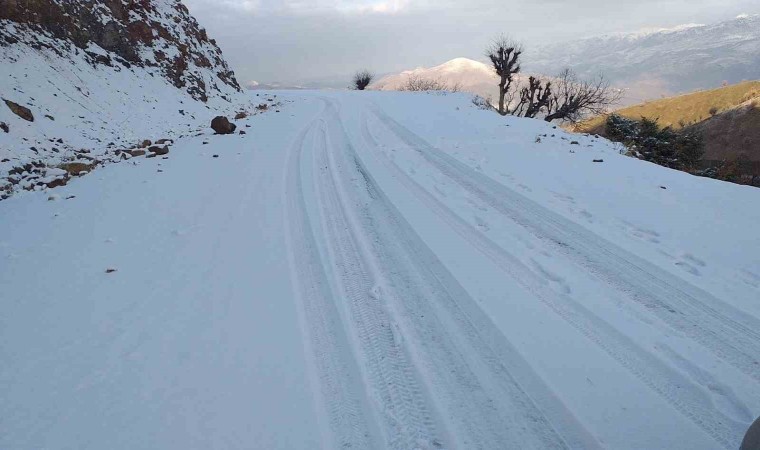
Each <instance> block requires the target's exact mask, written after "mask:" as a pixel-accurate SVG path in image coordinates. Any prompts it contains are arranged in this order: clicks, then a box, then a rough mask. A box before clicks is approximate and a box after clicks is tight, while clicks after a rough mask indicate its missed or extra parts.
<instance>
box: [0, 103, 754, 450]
mask: <svg viewBox="0 0 760 450" xmlns="http://www.w3.org/2000/svg"><path fill="white" fill-rule="evenodd" d="M277 95H278V98H283V99H284V100H285V105H284V107H283V108H282V110H281V112H280V113H274V112H272V113H269V114H263V115H258V116H254V117H251V118H249V119H247V120H246V121H241V122H239V125H243V126H244V125H245V124H248V125H250V128H245V129H246V130H247V131H248V134H246V135H244V136H241V135H229V136H208V135H203V136H196V137H184V138H180V139H178V140H177V141H176V143H175V145H174V146H173V147H172V152H171V153H170V155H169V158H168V159H161V158H154V159H142V158H135V159H132V160H130V161H127V162H124V163H121V164H116V165H110V166H107V167H105V168H103V169H100V170H98V171H97V172H94V173H93V174H91V175H88V176H85V177H82V178H79V179H75V180H73V181H71V182H70V183H69V184H68V185H67V186H65V187H62V188H59V189H55V190H49V191H45V192H22V193H20V194H18V195H15V196H14V197H12V198H10V199H8V200H6V201H3V202H0V217H2V220H0V286H2V290H1V291H0V292H1V294H0V298H1V301H0V307H2V310H3V314H2V316H0V448H3V449H5V448H8V449H16V448H79V449H84V448H92V449H101V448H125V449H127V448H128V449H138V448H146V449H147V448H177V449H188V448H204V449H205V448H224V449H229V448H261V449H275V448H283V449H292V448H317V447H322V448H362V449H363V448H394V449H406V448H422V449H424V448H430V449H433V448H461V449H473V448H484V449H495V448H520V449H523V448H540V449H543V448H610V449H642V448H646V449H675V448H679V449H715V448H728V449H731V448H737V447H738V445H739V442H740V441H741V437H742V435H743V433H744V431H745V430H746V428H747V427H748V426H749V424H750V422H751V421H752V420H753V419H754V418H755V417H756V416H757V415H758V414H760V361H759V360H758V358H760V303H758V298H760V234H759V233H758V232H757V228H756V226H757V223H760V191H758V190H757V189H755V188H751V187H745V186H738V185H734V184H728V183H722V182H718V181H714V180H710V179H704V178H696V177H692V176H689V175H687V174H684V173H681V172H676V171H671V170H668V169H665V168H662V167H659V166H655V165H652V164H649V163H646V162H642V161H639V160H634V159H631V158H627V157H624V156H621V155H619V154H618V152H617V150H616V149H615V148H614V147H613V146H612V145H611V144H609V143H607V142H606V141H603V140H600V139H595V138H594V137H591V136H578V135H570V134H566V133H565V132H563V131H562V130H561V129H559V128H556V129H555V128H553V127H552V126H551V125H547V124H545V123H543V122H540V121H533V120H528V119H519V118H502V117H500V116H498V115H496V114H493V113H491V112H487V111H482V110H479V109H477V108H476V107H475V106H473V105H472V104H471V103H470V99H469V98H468V97H467V96H465V95H462V94H459V95H433V94H411V93H384V92H343V93H328V92H289V93H286V92H280V93H277ZM204 142H207V143H208V144H204ZM215 155H217V157H215ZM594 160H603V162H593V161H594ZM50 198H52V200H50ZM107 272H110V273H107Z"/></svg>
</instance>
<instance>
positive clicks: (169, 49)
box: [0, 0, 240, 102]
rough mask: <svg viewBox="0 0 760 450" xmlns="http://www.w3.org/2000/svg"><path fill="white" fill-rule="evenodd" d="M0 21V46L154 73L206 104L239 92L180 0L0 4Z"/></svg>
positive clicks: (8, 0) (17, 0) (4, 0)
mask: <svg viewBox="0 0 760 450" xmlns="http://www.w3.org/2000/svg"><path fill="white" fill-rule="evenodd" d="M0 20H2V22H0V25H1V26H0V45H4V46H7V45H13V44H18V43H19V42H21V43H23V44H26V45H29V46H31V47H33V48H35V49H38V50H42V49H46V50H50V51H52V52H54V53H56V54H57V55H58V56H61V57H65V56H66V54H67V53H68V52H70V51H71V50H72V47H76V49H75V50H74V51H75V52H76V51H77V50H79V51H82V52H83V53H84V54H85V58H86V59H87V61H88V62H89V63H90V64H93V65H97V64H102V65H106V66H111V67H113V66H114V65H120V66H122V67H124V68H130V67H131V66H132V65H135V66H138V67H147V68H156V69H158V71H159V72H160V73H161V74H162V75H163V76H164V77H166V78H167V79H168V80H169V81H170V82H171V83H172V84H173V85H174V86H175V87H177V88H180V89H184V90H186V91H187V92H188V93H189V94H190V95H191V96H192V97H193V98H195V99H196V100H201V101H204V102H205V101H207V100H208V97H209V96H210V95H212V96H213V95H221V96H223V97H224V96H225V95H228V92H229V90H230V88H231V89H232V90H235V91H239V90H240V86H239V85H238V82H237V80H236V79H235V74H234V73H233V72H232V70H230V68H229V67H228V66H227V63H226V62H225V61H224V58H223V57H222V52H221V50H220V49H219V47H218V46H217V45H216V42H215V41H214V40H213V39H209V37H208V35H207V34H206V31H205V30H204V29H203V28H201V27H200V26H199V25H198V22H197V21H196V20H195V19H194V18H193V17H192V16H191V15H190V13H189V12H188V10H187V7H185V5H183V4H182V3H181V2H180V1H179V0H151V1H146V0H125V1H122V0H0ZM51 38H53V39H55V41H54V42H52V43H51V42H50V39H51ZM93 46H96V47H98V48H99V49H101V50H102V51H97V50H93V49H92V48H91V47H93Z"/></svg>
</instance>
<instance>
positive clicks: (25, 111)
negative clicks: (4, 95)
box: [3, 99, 34, 133]
mask: <svg viewBox="0 0 760 450" xmlns="http://www.w3.org/2000/svg"><path fill="white" fill-rule="evenodd" d="M3 101H4V102H5V104H6V105H8V108H10V109H11V111H13V114H15V115H17V116H19V117H21V118H22V119H24V120H26V121H27V122H34V115H33V114H32V111H31V110H30V109H29V108H27V107H26V106H21V105H19V104H18V103H14V102H12V101H10V100H5V99H3ZM3 125H5V124H3ZM6 126H7V125H6ZM3 130H4V131H5V132H6V133H7V132H8V130H5V128H3Z"/></svg>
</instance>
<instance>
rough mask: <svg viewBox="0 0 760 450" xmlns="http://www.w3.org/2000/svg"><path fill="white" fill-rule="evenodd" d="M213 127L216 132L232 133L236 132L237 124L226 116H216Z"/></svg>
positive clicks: (212, 122)
mask: <svg viewBox="0 0 760 450" xmlns="http://www.w3.org/2000/svg"><path fill="white" fill-rule="evenodd" d="M211 128H212V129H213V130H214V132H215V133H216V134H232V133H234V132H235V129H236V128H237V126H236V125H235V124H234V123H230V121H229V120H228V119H227V118H226V117H224V116H217V117H214V120H212V121H211Z"/></svg>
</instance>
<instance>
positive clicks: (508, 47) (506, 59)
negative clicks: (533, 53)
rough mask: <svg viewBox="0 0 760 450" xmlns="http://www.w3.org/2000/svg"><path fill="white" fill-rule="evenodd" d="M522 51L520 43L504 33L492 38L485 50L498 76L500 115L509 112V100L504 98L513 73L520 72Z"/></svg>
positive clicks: (509, 88)
mask: <svg viewBox="0 0 760 450" xmlns="http://www.w3.org/2000/svg"><path fill="white" fill-rule="evenodd" d="M522 52H523V49H522V45H521V44H519V43H517V42H515V41H513V40H511V39H509V38H508V37H507V36H504V35H502V36H499V37H497V38H496V39H494V41H493V42H492V43H491V46H490V47H488V49H487V50H486V56H488V59H490V60H491V64H492V65H493V68H494V70H495V71H496V75H498V76H499V114H501V115H502V116H505V115H507V114H509V102H507V101H506V98H507V96H508V95H509V93H510V91H511V89H512V82H513V81H514V76H515V74H517V73H518V72H520V55H522Z"/></svg>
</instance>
